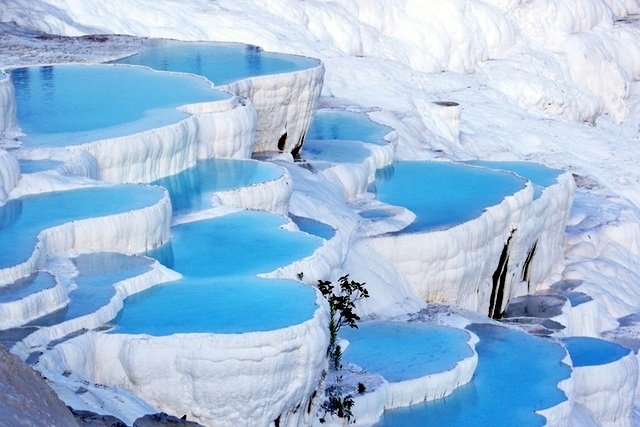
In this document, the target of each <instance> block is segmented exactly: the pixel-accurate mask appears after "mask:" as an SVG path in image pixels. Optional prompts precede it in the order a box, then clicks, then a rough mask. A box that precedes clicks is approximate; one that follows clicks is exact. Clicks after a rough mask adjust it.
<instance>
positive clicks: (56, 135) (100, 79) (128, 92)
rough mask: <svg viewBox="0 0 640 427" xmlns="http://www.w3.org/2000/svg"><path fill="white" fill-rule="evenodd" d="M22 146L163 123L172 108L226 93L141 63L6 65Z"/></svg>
mask: <svg viewBox="0 0 640 427" xmlns="http://www.w3.org/2000/svg"><path fill="white" fill-rule="evenodd" d="M10 74H11V79H12V81H13V84H14V86H15V88H16V101H17V115H18V124H19V126H20V128H21V129H22V131H23V132H24V133H26V136H24V137H22V138H20V140H21V141H22V142H23V143H24V145H25V147H30V148H31V147H60V146H67V145H77V144H82V143H85V142H90V141H96V140H99V139H105V138H113V137H117V136H123V135H128V134H133V133H136V132H141V131H143V130H147V129H151V128H155V127H160V126H166V125H168V124H171V123H175V122H177V121H179V120H181V119H183V118H185V117H187V114H186V113H183V112H180V111H178V110H177V109H176V108H177V107H179V106H181V105H185V104H192V103H197V102H204V101H214V100H220V99H226V98H228V97H229V96H230V95H229V94H226V93H223V92H218V91H215V90H213V88H212V87H211V85H210V84H209V83H208V82H207V81H205V80H203V79H201V78H197V77H194V76H186V75H175V74H169V73H158V72H154V71H152V70H149V69H145V68H142V67H125V66H113V65H90V66H87V65H56V66H41V67H28V68H16V69H12V70H11V71H10Z"/></svg>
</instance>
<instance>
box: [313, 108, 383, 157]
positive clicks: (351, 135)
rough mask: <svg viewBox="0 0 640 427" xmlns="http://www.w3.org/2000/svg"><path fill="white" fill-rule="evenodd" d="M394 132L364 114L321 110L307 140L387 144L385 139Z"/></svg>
mask: <svg viewBox="0 0 640 427" xmlns="http://www.w3.org/2000/svg"><path fill="white" fill-rule="evenodd" d="M392 130H393V129H391V128H390V127H388V126H385V125H382V124H380V123H376V122H374V121H372V120H371V119H369V117H368V116H367V115H366V114H364V113H354V112H351V111H341V110H320V111H318V112H316V114H315V115H314V116H313V121H312V122H311V126H310V127H309V131H308V132H307V138H306V139H307V140H308V141H310V140H314V139H322V140H330V139H333V140H336V139H342V140H353V141H362V142H368V143H372V144H386V141H385V140H384V137H385V135H387V134H388V133H389V132H391V131H392ZM305 147H306V146H305ZM305 149H306V148H305Z"/></svg>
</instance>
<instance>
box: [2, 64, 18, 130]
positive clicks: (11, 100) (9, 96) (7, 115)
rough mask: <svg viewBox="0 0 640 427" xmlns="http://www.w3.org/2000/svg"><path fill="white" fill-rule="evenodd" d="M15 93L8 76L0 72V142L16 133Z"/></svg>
mask: <svg viewBox="0 0 640 427" xmlns="http://www.w3.org/2000/svg"><path fill="white" fill-rule="evenodd" d="M15 92H16V90H15V88H14V87H13V83H12V81H11V78H10V77H9V75H8V74H7V73H5V72H4V71H0V140H1V139H2V138H3V136H4V137H6V136H7V135H10V134H11V133H12V132H15V131H17V127H18V125H17V121H16V102H15Z"/></svg>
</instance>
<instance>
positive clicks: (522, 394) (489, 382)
mask: <svg viewBox="0 0 640 427" xmlns="http://www.w3.org/2000/svg"><path fill="white" fill-rule="evenodd" d="M468 329H469V330H471V331H472V332H473V333H475V334H476V335H478V337H479V338H480V342H479V343H478V344H476V351H477V353H478V368H477V370H476V373H475V376H474V377H473V379H472V381H471V382H470V383H469V384H466V385H464V386H462V387H460V388H459V389H457V390H456V391H454V392H453V394H451V395H449V396H447V397H444V398H442V399H438V400H435V401H432V402H426V403H420V404H417V405H412V406H409V407H406V408H399V409H393V410H389V411H385V413H384V414H383V417H382V420H381V421H380V423H379V424H377V425H378V426H389V427H415V426H447V427H478V426H495V427H514V426H518V427H541V426H544V425H545V424H546V420H545V418H544V417H543V416H542V415H538V414H536V413H535V411H539V410H541V409H546V408H550V407H552V406H555V405H557V404H559V403H561V402H564V401H566V400H567V397H566V396H565V394H564V392H562V391H561V390H560V389H559V388H558V386H557V385H558V383H559V382H560V381H562V380H564V379H566V378H569V376H570V374H571V369H570V368H569V367H568V366H567V365H565V364H564V363H562V359H564V357H565V355H566V353H565V351H564V349H563V348H562V346H560V345H559V344H557V343H554V342H552V341H549V340H546V339H543V338H538V337H535V336H532V335H529V334H526V333H524V332H521V331H517V330H512V329H507V328H504V327H501V326H494V325H488V324H484V325H479V324H474V325H471V326H469V327H468Z"/></svg>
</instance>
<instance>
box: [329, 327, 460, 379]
mask: <svg viewBox="0 0 640 427" xmlns="http://www.w3.org/2000/svg"><path fill="white" fill-rule="evenodd" d="M340 335H341V336H342V338H345V339H346V340H348V341H349V346H348V347H347V348H346V350H345V351H344V355H343V360H344V361H348V362H352V363H355V364H356V365H358V366H360V367H361V368H363V369H365V370H367V371H369V372H374V373H376V374H379V375H381V376H382V377H384V378H385V379H386V380H387V381H389V382H398V381H405V380H410V379H414V378H419V377H423V376H426V375H430V374H434V373H438V372H445V371H448V370H450V369H453V368H454V367H455V366H456V364H457V363H458V362H460V361H461V360H464V359H466V358H468V357H471V356H473V351H472V350H471V347H469V344H468V342H469V338H470V337H469V334H468V333H467V332H466V331H464V330H461V329H454V328H449V327H445V326H437V325H431V324H425V323H413V322H412V323H406V322H368V323H361V324H360V325H359V326H358V329H348V328H345V329H343V330H342V331H341V332H340Z"/></svg>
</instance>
